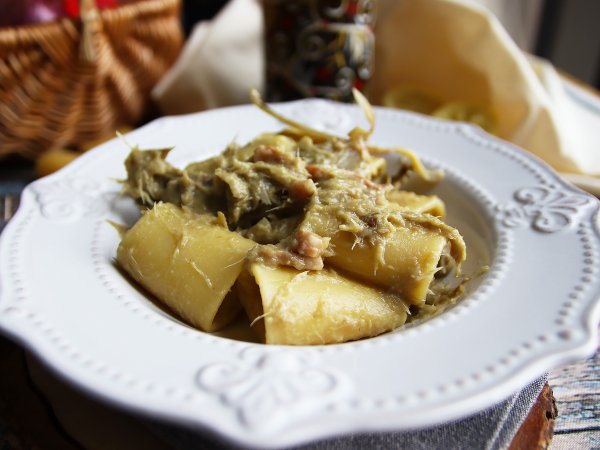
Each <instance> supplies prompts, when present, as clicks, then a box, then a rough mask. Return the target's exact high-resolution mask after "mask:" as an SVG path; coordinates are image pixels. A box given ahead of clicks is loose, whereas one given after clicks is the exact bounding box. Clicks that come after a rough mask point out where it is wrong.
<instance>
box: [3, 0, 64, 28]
mask: <svg viewBox="0 0 600 450" xmlns="http://www.w3.org/2000/svg"><path fill="white" fill-rule="evenodd" d="M0 11H2V14H0V27H10V26H17V25H26V24H30V23H43V22H51V21H53V20H56V19H59V18H60V17H63V16H64V14H65V11H64V8H63V0H0Z"/></svg>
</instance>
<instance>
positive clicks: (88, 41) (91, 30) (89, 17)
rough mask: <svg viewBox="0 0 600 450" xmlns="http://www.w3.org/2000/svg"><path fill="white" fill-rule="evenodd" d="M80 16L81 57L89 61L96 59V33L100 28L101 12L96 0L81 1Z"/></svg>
mask: <svg viewBox="0 0 600 450" xmlns="http://www.w3.org/2000/svg"><path fill="white" fill-rule="evenodd" d="M79 16H80V17H81V26H82V31H81V42H80V44H79V57H80V58H81V59H82V60H83V61H85V62H88V63H93V62H94V61H95V60H96V53H97V52H96V45H95V43H94V35H95V34H96V33H97V32H98V31H99V30H100V14H98V9H97V8H96V2H95V1H94V0H80V1H79Z"/></svg>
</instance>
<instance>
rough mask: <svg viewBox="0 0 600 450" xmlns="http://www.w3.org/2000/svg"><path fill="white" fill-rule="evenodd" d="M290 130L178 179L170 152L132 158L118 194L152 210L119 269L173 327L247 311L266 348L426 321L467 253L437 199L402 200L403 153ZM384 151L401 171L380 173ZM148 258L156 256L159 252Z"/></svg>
mask: <svg viewBox="0 0 600 450" xmlns="http://www.w3.org/2000/svg"><path fill="white" fill-rule="evenodd" d="M356 95H357V97H356V99H357V102H358V103H359V104H360V105H361V107H362V108H363V110H364V111H365V113H366V116H367V119H368V121H369V123H370V129H369V130H363V129H361V128H355V129H353V130H351V131H350V133H349V134H348V137H346V138H342V137H337V136H333V135H330V134H327V133H324V132H321V131H317V130H313V129H310V128H307V127H305V126H303V125H301V124H298V123H296V122H293V121H292V120H290V119H288V118H286V117H282V116H280V115H279V114H277V113H276V112H274V111H272V110H270V109H269V108H268V107H267V106H266V105H265V104H264V103H262V101H261V100H260V98H259V97H258V95H257V94H254V98H253V100H254V102H255V103H256V104H257V106H259V107H260V108H261V109H263V110H265V111H266V112H267V113H269V114H271V115H273V116H274V117H276V118H277V119H279V120H281V121H282V122H284V123H285V124H286V125H288V128H287V129H285V130H284V131H282V132H280V133H266V134H262V135H260V136H258V137H257V138H256V139H254V140H252V141H251V142H249V143H248V144H246V145H243V146H240V145H237V144H231V145H229V146H228V147H227V148H226V149H225V150H224V151H223V152H222V153H221V154H219V155H217V156H214V157H212V158H209V159H207V160H204V161H199V162H195V163H192V164H190V165H188V166H187V167H185V168H183V169H179V168H176V167H174V166H172V165H171V164H170V163H169V162H168V161H167V155H168V153H169V150H168V149H162V150H146V151H140V150H138V149H132V151H131V153H130V155H129V157H128V158H127V160H126V162H125V165H126V168H127V175H128V176H127V180H125V182H124V191H125V192H126V193H127V194H129V195H130V196H131V197H133V198H134V199H135V200H136V201H137V202H138V203H139V204H140V206H141V207H142V208H147V209H149V212H146V213H145V214H143V215H142V218H141V219H140V221H139V222H138V224H136V225H135V226H134V227H133V228H132V229H131V230H129V231H128V232H126V233H125V236H124V237H123V240H122V243H121V246H120V247H119V251H118V252H117V261H118V262H119V264H120V265H121V266H122V267H123V268H124V269H125V270H126V271H127V272H129V273H130V274H131V275H132V277H133V278H135V279H136V280H137V281H138V282H139V283H140V284H142V285H143V286H144V287H146V288H147V289H148V290H149V291H150V292H152V293H153V294H155V295H156V296H157V297H158V298H159V299H160V300H161V301H163V302H164V303H165V304H167V305H169V306H170V307H171V308H173V309H174V310H175V311H176V312H178V313H179V315H180V316H181V317H183V318H184V319H185V320H187V321H189V322H190V323H192V324H193V325H195V326H197V327H199V328H200V329H202V330H205V331H212V330H214V329H216V328H218V327H219V326H222V325H224V324H225V323H226V319H227V318H230V317H233V315H234V314H233V313H234V312H235V305H239V304H240V303H241V304H242V305H243V306H244V309H245V310H246V312H247V314H248V316H249V320H250V321H251V322H252V324H253V327H254V328H255V329H257V330H258V331H259V335H260V336H261V337H262V339H263V340H264V341H265V342H267V343H274V344H326V343H334V342H343V341H347V340H354V339H360V338H363V337H368V336H374V335H377V334H381V333H384V332H386V331H389V330H391V329H394V328H397V327H399V326H401V325H402V324H403V323H404V322H405V321H406V320H407V317H409V318H410V317H415V316H419V317H420V316H421V315H422V314H423V313H424V312H427V313H428V314H430V313H435V312H436V311H437V310H439V308H440V306H441V304H442V303H444V304H445V303H448V302H449V301H450V302H451V301H453V300H454V299H455V298H456V296H457V293H458V292H459V291H460V289H451V290H448V289H445V288H442V287H441V286H443V278H444V277H448V276H451V275H449V274H454V275H456V274H458V273H459V268H460V264H461V263H462V261H463V260H464V259H465V256H466V250H465V245H464V242H463V239H462V237H461V235H460V234H459V232H458V231H457V230H456V229H454V228H452V227H451V226H449V225H447V224H446V223H444V222H443V218H444V215H445V206H444V204H443V202H442V201H441V200H440V199H439V198H438V197H436V196H431V195H418V194H416V193H413V192H408V191H405V190H403V185H404V184H405V182H406V180H408V179H410V178H411V177H413V178H414V176H415V175H416V176H418V177H420V178H421V179H423V180H425V181H426V182H428V183H435V182H437V181H439V180H440V179H441V177H442V174H440V173H439V172H436V171H430V170H428V169H427V168H425V167H424V166H423V165H422V164H421V162H420V161H419V159H418V158H417V157H416V156H415V155H414V154H413V153H411V152H409V151H407V150H403V149H391V150H388V149H381V148H377V147H373V146H370V145H369V144H368V143H367V141H368V137H369V135H370V134H371V133H372V131H373V127H374V114H373V111H372V110H371V108H370V105H368V103H367V102H366V100H365V99H364V97H362V96H361V95H360V94H358V93H357V94H356ZM386 153H395V154H397V157H398V158H399V159H400V168H399V170H398V172H397V173H395V174H389V173H388V169H387V163H386V159H385V158H383V157H382V155H383V154H386ZM154 247H156V249H155V248H154Z"/></svg>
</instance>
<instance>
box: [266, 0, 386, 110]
mask: <svg viewBox="0 0 600 450" xmlns="http://www.w3.org/2000/svg"><path fill="white" fill-rule="evenodd" d="M375 9H376V0H263V11H264V17H265V52H266V55H265V56H266V97H267V99H268V100H269V101H285V100H294V99H298V98H304V97H322V98H329V99H332V100H338V101H344V102H351V101H352V100H353V97H352V88H356V89H358V90H360V91H364V90H365V88H366V86H367V82H368V81H369V79H370V77H371V72H372V68H373V59H374V50H375V36H374V33H373V25H374V20H375Z"/></svg>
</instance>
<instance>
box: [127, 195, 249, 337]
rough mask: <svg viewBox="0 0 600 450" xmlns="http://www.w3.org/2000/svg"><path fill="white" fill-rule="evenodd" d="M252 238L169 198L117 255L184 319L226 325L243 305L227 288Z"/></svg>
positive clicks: (207, 328)
mask: <svg viewBox="0 0 600 450" xmlns="http://www.w3.org/2000/svg"><path fill="white" fill-rule="evenodd" d="M254 245H255V243H254V242H253V241H250V240H248V239H245V238H243V237H242V236H240V235H239V234H237V233H234V232H231V231H229V230H228V229H227V228H225V227H223V226H220V225H218V224H217V223H216V220H215V219H214V218H210V217H209V216H199V215H196V214H193V213H190V212H187V211H184V210H183V209H181V208H179V207H177V206H174V205H172V204H168V203H157V204H156V205H155V206H154V208H153V209H152V210H150V211H148V212H147V213H146V214H144V215H143V216H142V217H141V219H140V220H139V221H138V222H137V223H136V224H135V225H134V226H133V227H132V228H131V229H130V230H129V231H127V232H126V233H125V235H124V236H123V239H122V240H121V244H120V245H119V248H118V250H117V261H118V262H119V264H120V265H121V267H122V268H123V269H125V270H126V271H127V272H128V273H129V274H130V275H131V276H132V277H133V278H134V279H135V280H136V281H138V282H139V283H140V284H141V285H142V286H143V287H144V288H146V289H147V290H148V291H150V292H151V293H152V294H154V295H155V296H156V297H157V298H158V299H159V300H160V301H162V302H163V303H165V304H166V305H167V306H169V307H170V308H171V309H172V310H174V311H175V312H177V313H178V314H179V315H180V316H181V317H182V318H183V319H184V320H186V321H188V322H189V323H191V324H192V325H194V326H197V327H199V328H200V329H202V330H204V331H214V330H217V329H219V328H221V327H223V326H225V325H226V324H227V323H228V322H229V321H230V320H231V319H233V318H234V316H236V315H237V314H238V313H239V311H240V309H241V306H240V304H239V302H238V300H237V299H236V298H235V297H234V295H233V293H231V294H230V293H229V292H230V290H231V287H232V286H233V284H234V283H235V280H236V279H237V277H238V275H239V273H240V272H241V270H242V267H243V262H244V257H245V256H246V254H247V252H248V250H249V249H250V248H252V247H253V246H254Z"/></svg>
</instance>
